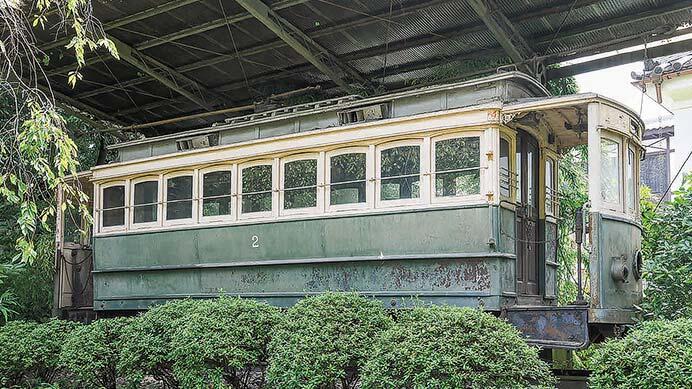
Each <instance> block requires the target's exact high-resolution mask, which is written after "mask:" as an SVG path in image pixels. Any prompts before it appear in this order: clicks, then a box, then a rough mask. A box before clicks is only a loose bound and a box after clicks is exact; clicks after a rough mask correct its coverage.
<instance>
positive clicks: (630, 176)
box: [626, 147, 637, 212]
mask: <svg viewBox="0 0 692 389" xmlns="http://www.w3.org/2000/svg"><path fill="white" fill-rule="evenodd" d="M634 157H635V154H634V150H632V149H631V148H629V147H628V148H627V183H626V184H627V210H628V211H630V212H634V210H635V199H636V190H637V187H636V185H635V180H634V166H635V160H634Z"/></svg>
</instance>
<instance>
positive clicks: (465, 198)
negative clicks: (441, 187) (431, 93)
mask: <svg viewBox="0 0 692 389" xmlns="http://www.w3.org/2000/svg"><path fill="white" fill-rule="evenodd" d="M483 135H484V134H483V132H482V131H465V132H456V133H452V134H446V135H441V136H436V137H433V138H431V139H430V156H431V158H430V193H431V198H432V203H466V202H476V201H482V200H483V199H484V196H483V193H484V182H483V181H484V178H485V177H484V170H485V167H484V165H483V155H484V153H483V150H485V149H486V145H485V142H484V136H483ZM462 138H478V168H477V169H478V193H469V194H464V195H454V196H438V195H437V182H436V181H437V180H436V176H437V174H444V172H443V173H438V172H437V171H436V170H437V147H436V146H437V143H438V142H441V141H446V140H451V139H462ZM464 169H466V168H464ZM468 169H476V167H471V168H468ZM453 170H456V169H453Z"/></svg>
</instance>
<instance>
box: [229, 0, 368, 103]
mask: <svg viewBox="0 0 692 389" xmlns="http://www.w3.org/2000/svg"><path fill="white" fill-rule="evenodd" d="M236 3H238V4H239V5H240V6H241V7H243V8H245V9H246V10H247V11H248V12H249V13H251V14H252V16H254V17H255V19H257V20H258V21H260V22H261V23H262V24H264V25H265V26H266V27H267V28H268V29H270V30H271V31H272V32H273V33H274V34H276V36H278V37H279V38H280V39H281V40H283V41H284V42H286V44H288V45H289V46H290V47H291V48H292V49H293V50H295V51H296V52H297V53H298V54H300V55H301V56H302V57H303V58H305V59H306V60H307V61H308V62H310V63H311V64H312V65H313V66H315V67H316V68H317V69H318V70H319V71H321V72H322V73H324V74H325V75H327V76H328V77H329V78H330V79H332V81H334V82H335V83H336V84H337V85H338V86H339V87H340V88H341V89H343V90H345V91H346V92H347V93H354V92H355V88H353V87H352V86H351V85H350V83H349V78H350V79H352V80H353V81H355V82H358V83H360V84H361V85H363V86H366V87H367V86H368V85H369V84H370V82H369V81H368V80H366V79H365V78H364V77H363V76H362V75H361V74H360V73H358V71H356V70H355V69H353V68H352V67H351V66H350V65H348V64H346V63H343V62H342V61H341V60H339V58H337V57H336V55H334V54H332V53H331V52H329V51H328V50H327V49H326V48H324V47H322V46H321V45H320V44H318V43H317V42H315V41H314V40H312V38H310V37H309V36H308V35H307V34H305V33H304V32H303V31H301V30H300V29H299V28H297V27H296V26H294V25H293V24H291V23H290V22H288V21H287V20H286V19H284V18H283V17H281V16H280V15H279V14H277V13H276V12H274V11H273V10H272V9H271V8H269V7H268V6H267V5H266V4H264V3H263V2H261V1H259V0H236Z"/></svg>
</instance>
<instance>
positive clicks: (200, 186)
mask: <svg viewBox="0 0 692 389" xmlns="http://www.w3.org/2000/svg"><path fill="white" fill-rule="evenodd" d="M226 171H230V172H231V193H229V194H228V196H229V197H230V198H231V214H230V215H215V216H204V200H205V199H206V198H205V197H204V175H205V174H208V173H214V172H226ZM197 177H198V178H197V198H196V203H197V220H198V223H199V224H205V223H218V222H224V221H225V222H232V221H235V220H237V216H238V201H237V200H238V165H237V164H223V165H214V166H209V167H205V168H201V169H199V171H198V173H197ZM219 197H227V196H219Z"/></svg>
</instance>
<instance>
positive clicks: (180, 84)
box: [109, 36, 223, 111]
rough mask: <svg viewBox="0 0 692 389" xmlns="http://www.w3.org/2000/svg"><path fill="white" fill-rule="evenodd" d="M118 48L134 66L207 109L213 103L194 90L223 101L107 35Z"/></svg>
mask: <svg viewBox="0 0 692 389" xmlns="http://www.w3.org/2000/svg"><path fill="white" fill-rule="evenodd" d="M109 38H110V39H111V40H112V41H113V43H115V46H116V48H117V49H118V55H120V58H122V59H123V60H124V61H126V62H127V63H129V64H131V65H132V66H134V67H136V68H137V69H139V70H140V71H142V72H144V73H146V74H148V75H149V76H151V77H152V78H154V79H155V80H157V81H159V82H160V83H162V84H163V85H165V86H166V87H168V88H169V89H171V90H173V91H175V92H176V93H178V94H180V95H182V96H184V97H185V98H187V99H188V100H190V101H192V102H194V103H195V104H197V105H198V106H200V107H201V108H204V109H205V110H207V111H211V110H212V109H213V104H211V103H210V102H209V101H207V100H205V99H204V98H201V97H199V96H198V95H197V94H195V92H197V93H199V94H201V95H202V96H209V97H211V98H212V99H213V100H216V101H219V102H221V101H223V98H221V96H220V95H218V94H217V93H215V92H213V91H211V90H209V89H207V88H206V87H205V86H203V85H201V84H200V83H198V82H197V81H195V80H193V79H191V78H189V77H187V76H186V75H184V74H182V73H180V72H178V71H176V70H175V69H173V68H171V67H169V66H167V65H165V64H163V63H162V62H160V61H158V60H156V59H154V58H151V57H149V56H147V55H145V54H142V53H140V52H139V51H137V50H136V49H134V48H133V47H131V46H130V45H128V44H126V43H124V42H122V41H120V40H119V39H117V38H115V37H112V36H111V37H109Z"/></svg>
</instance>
